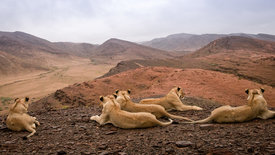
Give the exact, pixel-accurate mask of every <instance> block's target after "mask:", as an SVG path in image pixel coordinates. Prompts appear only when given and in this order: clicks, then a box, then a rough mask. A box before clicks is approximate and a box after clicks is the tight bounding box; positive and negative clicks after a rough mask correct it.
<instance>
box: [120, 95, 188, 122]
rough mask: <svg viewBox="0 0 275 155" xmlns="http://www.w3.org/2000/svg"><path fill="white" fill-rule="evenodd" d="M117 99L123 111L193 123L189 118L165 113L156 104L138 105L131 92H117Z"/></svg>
mask: <svg viewBox="0 0 275 155" xmlns="http://www.w3.org/2000/svg"><path fill="white" fill-rule="evenodd" d="M115 93H116V95H117V98H116V101H117V102H118V103H119V104H120V107H121V110H125V111H129V112H149V113H151V114H153V115H155V116H156V117H157V118H160V117H164V116H165V117H168V118H175V119H184V120H188V121H193V120H191V119H189V118H187V117H182V116H177V115H172V114H170V113H168V112H167V111H165V109H164V107H162V106H160V105H156V104H136V103H134V102H132V100H131V98H130V93H131V91H130V90H127V91H119V90H117V91H116V92H115Z"/></svg>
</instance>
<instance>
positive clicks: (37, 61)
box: [0, 31, 95, 76]
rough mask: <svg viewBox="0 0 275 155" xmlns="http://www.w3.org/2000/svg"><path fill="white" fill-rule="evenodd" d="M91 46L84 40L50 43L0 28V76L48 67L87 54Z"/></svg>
mask: <svg viewBox="0 0 275 155" xmlns="http://www.w3.org/2000/svg"><path fill="white" fill-rule="evenodd" d="M94 47H95V46H94V45H92V44H84V43H82V44H76V43H53V42H49V41H47V40H45V39H41V38H38V37H36V36H33V35H30V34H27V33H24V32H18V31H17V32H0V51H1V53H0V57H1V59H2V61H1V63H2V66H1V68H0V73H1V74H0V76H7V75H10V74H20V73H25V72H27V73H28V72H32V71H35V70H36V71H41V69H42V70H47V69H49V68H51V67H55V66H58V65H62V64H64V63H66V62H67V61H73V60H74V59H75V58H77V57H87V56H89V55H90V54H91V52H92V50H93V48H94ZM12 66H13V67H12Z"/></svg>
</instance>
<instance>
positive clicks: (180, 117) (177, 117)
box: [167, 113, 194, 122]
mask: <svg viewBox="0 0 275 155" xmlns="http://www.w3.org/2000/svg"><path fill="white" fill-rule="evenodd" d="M167 117H169V118H173V119H181V120H186V121H190V122H193V121H194V120H192V119H190V118H187V117H182V116H178V115H173V114H169V113H167Z"/></svg>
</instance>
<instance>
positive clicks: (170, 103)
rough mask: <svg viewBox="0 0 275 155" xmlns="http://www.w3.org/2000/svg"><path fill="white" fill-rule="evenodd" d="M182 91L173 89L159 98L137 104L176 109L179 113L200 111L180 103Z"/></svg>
mask: <svg viewBox="0 0 275 155" xmlns="http://www.w3.org/2000/svg"><path fill="white" fill-rule="evenodd" d="M184 95H185V94H184V93H183V89H182V88H180V87H175V88H173V89H171V90H170V92H169V93H168V94H167V95H166V96H164V97H161V98H150V99H143V100H141V101H140V102H139V103H141V104H158V105H161V106H163V107H164V108H165V110H172V109H176V110H179V111H186V110H202V108H200V107H197V106H190V105H185V104H183V103H182V102H181V100H180V98H184Z"/></svg>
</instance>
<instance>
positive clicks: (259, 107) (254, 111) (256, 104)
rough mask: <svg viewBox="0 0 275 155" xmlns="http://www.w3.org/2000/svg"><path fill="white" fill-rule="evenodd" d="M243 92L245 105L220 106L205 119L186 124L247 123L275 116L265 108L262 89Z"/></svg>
mask: <svg viewBox="0 0 275 155" xmlns="http://www.w3.org/2000/svg"><path fill="white" fill-rule="evenodd" d="M245 92H246V93H247V94H248V98H247V100H248V104H247V105H243V106H239V107H231V106H229V105H226V106H222V107H219V108H217V109H215V110H213V111H212V112H211V115H210V116H209V117H207V118H206V119H203V120H199V121H194V122H186V123H209V122H217V123H233V122H244V121H249V120H252V119H254V118H261V119H268V118H273V117H274V116H275V112H274V111H270V110H268V108H267V103H266V101H265V99H264V97H263V92H264V89H262V88H261V89H249V90H248V89H247V90H246V91H245Z"/></svg>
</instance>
